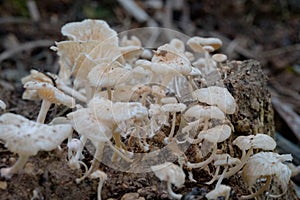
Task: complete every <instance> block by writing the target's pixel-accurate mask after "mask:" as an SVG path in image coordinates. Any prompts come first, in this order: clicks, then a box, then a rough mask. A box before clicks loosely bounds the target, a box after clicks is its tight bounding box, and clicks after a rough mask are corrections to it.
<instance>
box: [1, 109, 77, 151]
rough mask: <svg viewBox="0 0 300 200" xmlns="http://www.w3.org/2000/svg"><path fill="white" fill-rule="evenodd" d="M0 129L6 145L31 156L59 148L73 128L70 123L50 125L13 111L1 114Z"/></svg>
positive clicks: (12, 149) (10, 148) (11, 149)
mask: <svg viewBox="0 0 300 200" xmlns="http://www.w3.org/2000/svg"><path fill="white" fill-rule="evenodd" d="M0 129H1V131H0V139H1V140H4V141H5V147H7V148H8V149H9V150H10V151H11V152H14V153H18V154H22V155H29V156H30V155H36V154H37V153H38V151H41V150H43V151H51V150H53V149H55V148H57V146H58V145H60V144H61V143H62V141H63V140H65V139H66V138H67V137H68V136H69V135H71V134H72V130H73V129H72V126H71V125H70V124H58V125H52V126H49V125H46V124H41V123H38V122H34V121H31V120H28V119H27V118H25V117H23V116H21V115H17V114H13V113H5V114H3V115H1V116H0Z"/></svg>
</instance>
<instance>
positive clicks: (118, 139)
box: [112, 132, 127, 162]
mask: <svg viewBox="0 0 300 200" xmlns="http://www.w3.org/2000/svg"><path fill="white" fill-rule="evenodd" d="M112 135H113V138H114V141H115V143H116V147H117V148H119V149H124V150H127V147H126V146H125V145H124V144H123V142H122V141H121V136H120V134H119V133H117V132H113V134H112ZM116 153H117V152H114V154H113V156H112V160H113V162H116V161H117V157H116V156H117V154H116Z"/></svg>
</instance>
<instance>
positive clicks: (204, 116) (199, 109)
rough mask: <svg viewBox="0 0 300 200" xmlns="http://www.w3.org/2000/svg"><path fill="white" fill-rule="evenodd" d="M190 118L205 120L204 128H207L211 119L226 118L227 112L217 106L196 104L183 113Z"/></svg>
mask: <svg viewBox="0 0 300 200" xmlns="http://www.w3.org/2000/svg"><path fill="white" fill-rule="evenodd" d="M183 116H184V117H185V118H186V119H188V120H191V119H192V120H193V121H194V119H196V120H199V121H204V128H203V130H207V128H208V121H209V119H219V120H225V119H226V116H225V114H224V113H223V112H222V111H221V110H220V109H219V108H218V107H216V106H201V105H194V106H192V107H190V108H189V109H188V110H187V111H185V113H184V115H183Z"/></svg>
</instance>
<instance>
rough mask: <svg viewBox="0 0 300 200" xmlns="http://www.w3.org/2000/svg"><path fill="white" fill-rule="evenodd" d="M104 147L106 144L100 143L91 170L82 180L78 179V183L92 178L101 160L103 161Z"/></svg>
mask: <svg viewBox="0 0 300 200" xmlns="http://www.w3.org/2000/svg"><path fill="white" fill-rule="evenodd" d="M104 145H105V142H99V144H98V146H97V149H96V152H95V155H94V159H93V161H92V165H91V166H90V168H89V170H88V171H87V172H86V173H85V174H84V175H83V176H82V177H80V178H77V179H76V183H77V184H78V183H80V182H81V181H82V180H84V179H85V178H86V177H88V176H90V175H91V174H92V173H93V172H94V171H95V169H96V168H97V167H98V165H99V163H100V160H101V159H102V155H103V150H104Z"/></svg>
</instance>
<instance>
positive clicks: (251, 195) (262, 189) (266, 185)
mask: <svg viewBox="0 0 300 200" xmlns="http://www.w3.org/2000/svg"><path fill="white" fill-rule="evenodd" d="M266 178H267V180H266V183H265V184H264V185H263V186H262V187H261V188H260V189H259V190H257V191H256V192H255V193H253V194H249V195H246V196H245V195H244V196H241V199H253V198H255V197H257V196H258V195H260V194H262V193H263V192H264V191H266V190H267V189H269V187H270V185H271V180H272V178H271V176H267V177H266Z"/></svg>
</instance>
